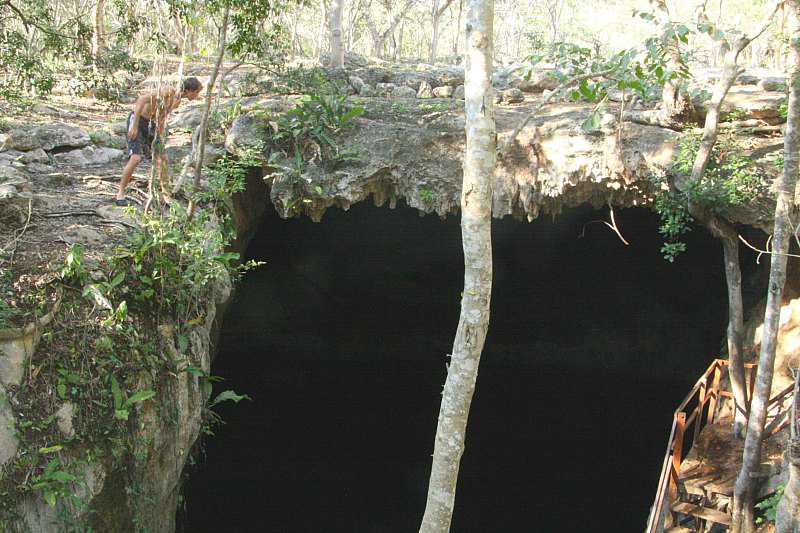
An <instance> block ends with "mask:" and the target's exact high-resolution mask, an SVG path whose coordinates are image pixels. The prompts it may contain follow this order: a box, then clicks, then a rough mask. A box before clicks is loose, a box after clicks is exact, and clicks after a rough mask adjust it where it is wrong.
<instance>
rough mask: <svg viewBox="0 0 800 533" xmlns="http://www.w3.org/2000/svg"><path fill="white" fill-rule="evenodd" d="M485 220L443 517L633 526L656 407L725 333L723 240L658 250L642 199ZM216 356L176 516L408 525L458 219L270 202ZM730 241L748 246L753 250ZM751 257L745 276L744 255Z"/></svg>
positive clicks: (466, 526) (640, 518)
mask: <svg viewBox="0 0 800 533" xmlns="http://www.w3.org/2000/svg"><path fill="white" fill-rule="evenodd" d="M601 216H603V213H597V212H592V211H589V210H583V211H581V210H576V211H575V212H573V213H571V215H570V217H569V218H559V219H557V220H556V221H555V222H553V221H537V222H536V223H534V224H526V223H520V222H514V221H512V220H502V221H495V223H494V229H493V239H494V246H495V282H494V289H493V310H492V322H491V325H490V333H489V337H488V339H487V344H486V348H485V350H484V355H483V359H482V362H481V370H480V374H479V378H478V385H477V392H476V395H475V399H474V401H473V407H472V412H471V415H470V421H469V428H468V435H467V446H466V452H465V455H464V458H463V461H462V465H461V474H460V478H459V486H458V493H457V498H456V511H455V518H454V523H453V527H452V530H451V531H453V532H454V533H457V532H463V533H467V532H475V533H478V532H481V533H486V532H516V531H520V532H522V531H526V532H527V531H542V532H587V531H600V532H604V531H615V532H617V531H618V532H626V531H631V532H634V531H641V530H642V529H643V527H644V523H645V521H646V518H647V513H648V509H649V505H650V503H651V500H652V497H653V493H654V490H655V483H656V480H657V475H658V469H659V467H660V462H661V459H662V457H663V453H664V446H665V444H666V443H665V440H666V437H667V431H668V429H669V423H670V420H671V419H670V417H671V411H672V409H674V407H675V405H676V404H677V402H678V401H680V399H681V398H682V396H683V395H684V394H685V393H686V392H687V390H688V388H689V387H691V384H692V383H693V382H694V380H695V379H696V377H697V375H698V374H699V373H700V372H702V370H704V369H705V367H706V366H707V365H708V363H709V361H710V359H711V358H712V357H714V356H715V355H716V353H717V350H718V349H719V347H720V340H721V336H722V335H723V333H724V325H725V320H726V314H725V313H726V303H725V287H724V278H723V273H722V269H721V257H720V256H721V252H720V247H719V245H718V244H716V243H715V242H713V241H712V240H711V239H710V238H708V237H707V236H705V235H703V234H702V233H700V232H699V231H698V232H695V234H693V235H690V239H689V253H688V254H686V256H685V257H682V258H681V259H680V260H679V262H678V263H677V264H675V265H669V264H667V263H665V262H664V261H663V260H662V259H661V258H660V254H659V252H658V248H659V247H660V242H659V240H658V237H657V233H656V225H657V224H656V221H655V219H654V218H653V217H652V215H650V214H649V213H648V212H646V211H634V210H631V211H623V212H619V213H617V218H618V220H619V222H620V224H621V227H622V230H623V232H624V233H625V236H626V238H627V239H628V240H630V241H631V243H632V246H630V247H625V246H623V245H622V244H621V243H620V242H619V240H617V238H616V237H615V236H614V235H613V234H611V232H610V231H607V230H605V229H603V227H602V226H601V225H599V224H592V225H590V226H588V227H587V228H586V236H585V237H584V238H577V235H578V234H579V233H580V232H581V230H582V228H583V225H584V224H585V223H586V222H588V221H590V220H592V219H595V218H598V217H601ZM249 254H250V256H251V257H254V258H258V259H263V260H266V261H267V262H268V264H267V265H266V266H265V267H263V268H261V269H260V270H258V271H257V272H253V273H251V274H249V275H248V276H247V277H246V278H245V279H244V281H243V283H242V284H241V286H240V289H239V293H238V296H237V300H236V303H235V305H234V306H233V307H232V308H231V310H230V312H229V314H228V316H227V318H226V321H225V327H224V330H223V334H222V337H221V339H220V352H219V355H218V357H217V359H216V361H215V363H214V367H213V373H214V374H217V375H220V376H223V377H224V378H225V379H226V382H225V383H223V384H222V386H221V387H219V390H223V389H226V388H232V389H235V390H236V391H238V392H243V393H247V394H249V395H250V396H252V397H253V402H250V403H242V404H239V405H235V406H224V407H220V408H219V409H218V411H219V413H220V414H221V415H222V417H223V418H224V419H225V420H226V422H227V424H226V425H225V426H224V427H221V428H219V429H218V431H217V433H218V435H217V436H216V437H214V438H212V439H210V440H207V441H206V443H205V455H204V457H201V464H200V466H199V467H198V469H197V470H196V471H195V472H193V473H192V475H191V477H190V478H189V482H188V483H187V485H186V490H185V495H186V510H185V512H184V513H182V514H181V516H180V517H179V528H180V529H182V530H183V531H186V532H203V531H265V532H359V533H360V532H376V533H377V532H414V531H417V529H418V527H419V521H420V518H421V516H422V513H423V510H424V504H425V491H426V488H427V477H428V470H429V468H430V455H431V453H432V448H433V438H434V432H435V428H436V416H437V413H438V407H439V401H440V398H441V396H440V392H441V387H442V384H443V383H444V378H445V366H444V365H445V361H446V358H445V354H446V353H447V352H448V351H449V349H450V346H451V343H452V337H453V334H454V332H455V327H456V324H457V322H458V311H459V294H460V291H461V288H462V275H463V266H462V261H463V258H462V255H461V245H460V229H459V227H458V220H456V219H451V220H447V221H444V222H442V221H440V220H439V219H436V218H432V217H425V218H420V217H418V215H417V214H416V213H415V212H412V211H410V210H404V209H398V210H396V211H389V210H386V209H377V208H372V207H368V206H356V207H355V208H353V210H351V211H350V212H348V213H344V212H340V211H332V212H330V213H329V214H328V215H326V219H325V220H324V221H323V223H322V224H312V223H310V222H308V221H303V220H293V221H281V220H278V219H277V218H275V217H273V216H268V218H267V219H266V220H265V222H264V224H263V226H262V228H261V230H260V232H259V234H258V236H257V237H256V239H255V240H254V241H253V243H252V245H251V247H250V249H249ZM750 264H751V262H749V261H748V262H747V263H746V265H750ZM752 270H753V269H752V268H750V267H749V266H748V267H746V273H745V275H746V279H749V278H751V277H753V276H752V275H751V273H750V271H752Z"/></svg>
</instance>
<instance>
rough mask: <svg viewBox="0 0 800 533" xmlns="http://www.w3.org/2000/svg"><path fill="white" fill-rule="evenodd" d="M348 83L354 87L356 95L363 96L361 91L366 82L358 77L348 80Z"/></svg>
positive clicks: (351, 77)
mask: <svg viewBox="0 0 800 533" xmlns="http://www.w3.org/2000/svg"><path fill="white" fill-rule="evenodd" d="M347 81H348V83H349V84H350V87H352V88H353V89H354V90H355V91H356V93H358V94H361V90H362V89H363V88H364V85H365V83H364V80H362V79H361V78H359V77H358V76H350V77H349V78H348V79H347Z"/></svg>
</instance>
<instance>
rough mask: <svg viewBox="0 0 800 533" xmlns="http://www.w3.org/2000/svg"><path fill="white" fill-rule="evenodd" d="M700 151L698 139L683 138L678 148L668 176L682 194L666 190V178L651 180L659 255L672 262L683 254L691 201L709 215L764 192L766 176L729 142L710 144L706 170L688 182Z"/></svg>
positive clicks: (689, 222) (672, 189) (667, 185)
mask: <svg viewBox="0 0 800 533" xmlns="http://www.w3.org/2000/svg"><path fill="white" fill-rule="evenodd" d="M699 148H700V137H699V136H697V135H687V136H685V137H683V138H682V139H681V141H680V143H679V145H678V153H677V155H676V157H675V160H674V161H673V164H672V173H673V174H675V175H676V176H678V177H680V178H682V179H683V180H684V182H685V185H684V187H683V190H682V191H678V190H676V189H675V188H674V187H670V186H669V184H668V183H667V181H666V179H655V178H654V179H653V184H654V187H655V189H656V191H657V192H656V196H655V200H654V202H653V210H654V211H655V212H656V213H658V215H659V217H660V218H661V226H660V227H659V233H661V235H662V237H663V238H664V241H665V243H664V245H663V246H662V248H661V252H662V254H663V255H664V259H666V260H667V261H669V262H673V261H674V260H675V258H676V256H678V255H679V254H680V253H682V252H684V251H686V244H685V243H683V242H681V240H680V239H681V236H682V235H683V234H684V233H686V232H688V231H689V230H690V228H691V223H692V220H693V219H692V217H691V215H690V214H689V209H688V205H689V202H692V203H694V204H696V205H698V206H700V207H702V208H706V209H709V210H710V211H711V212H712V213H719V212H720V211H721V210H723V209H726V208H729V207H736V206H740V205H744V204H747V203H748V202H751V201H752V200H754V199H755V198H756V197H757V196H759V195H760V194H762V193H763V192H765V191H766V189H767V183H766V175H765V173H764V172H763V171H762V170H760V169H759V168H758V167H757V166H755V165H753V162H752V161H751V160H750V159H749V158H748V157H746V156H745V155H743V154H742V153H741V150H740V148H739V147H738V146H736V144H735V143H734V142H733V141H732V140H726V139H720V140H718V141H717V143H716V144H715V145H714V148H713V150H712V152H711V158H710V159H709V162H708V166H707V167H706V171H705V173H704V174H703V176H702V178H701V179H699V180H691V179H690V176H691V173H692V166H693V165H694V161H695V158H696V157H697V152H698V150H699Z"/></svg>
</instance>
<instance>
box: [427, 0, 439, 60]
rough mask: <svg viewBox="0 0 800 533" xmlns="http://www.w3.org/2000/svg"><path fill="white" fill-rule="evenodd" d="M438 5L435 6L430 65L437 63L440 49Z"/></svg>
mask: <svg viewBox="0 0 800 533" xmlns="http://www.w3.org/2000/svg"><path fill="white" fill-rule="evenodd" d="M437 8H438V3H434V4H433V10H434V13H433V34H432V35H431V53H430V57H429V60H428V61H429V63H431V64H433V63H436V51H437V49H438V48H439V15H438V9H437Z"/></svg>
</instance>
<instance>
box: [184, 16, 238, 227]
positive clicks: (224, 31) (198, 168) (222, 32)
mask: <svg viewBox="0 0 800 533" xmlns="http://www.w3.org/2000/svg"><path fill="white" fill-rule="evenodd" d="M230 12H231V8H230V4H227V5H226V6H225V13H224V15H223V16H222V25H221V26H220V27H219V49H218V51H217V62H216V63H214V70H212V71H211V78H209V80H208V87H206V100H205V102H204V104H205V105H204V109H203V118H202V119H201V120H200V135H199V140H198V143H197V156H196V157H197V159H196V160H195V162H194V191H197V190H198V189H199V188H200V176H201V175H202V171H203V157H204V156H205V152H206V130H207V129H208V115H209V114H210V112H211V93H212V92H213V91H214V84H215V83H216V82H217V76H219V70H220V67H221V66H222V60H223V59H224V57H225V41H226V39H227V36H228V18H229V16H230ZM194 210H195V202H194V198H192V199H191V200H189V208H188V211H189V213H188V217H189V219H191V218H192V216H194Z"/></svg>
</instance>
